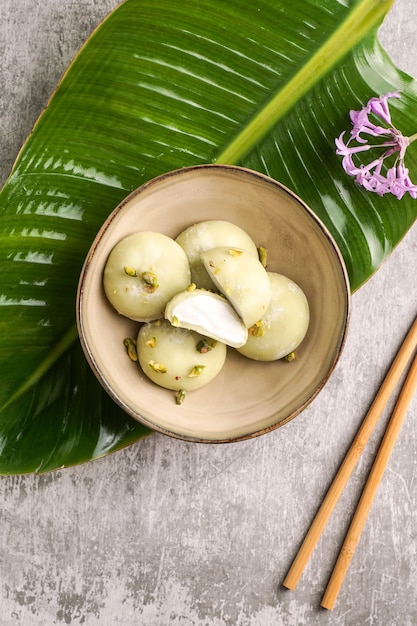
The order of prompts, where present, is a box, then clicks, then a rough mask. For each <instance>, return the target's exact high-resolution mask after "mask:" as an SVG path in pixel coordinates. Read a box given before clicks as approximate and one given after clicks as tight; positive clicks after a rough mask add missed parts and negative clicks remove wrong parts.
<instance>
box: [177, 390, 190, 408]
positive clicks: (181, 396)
mask: <svg viewBox="0 0 417 626" xmlns="http://www.w3.org/2000/svg"><path fill="white" fill-rule="evenodd" d="M186 395H187V394H186V392H185V391H184V389H178V391H177V393H176V395H175V402H176V403H177V404H178V405H179V404H182V403H183V402H184V400H185V396H186Z"/></svg>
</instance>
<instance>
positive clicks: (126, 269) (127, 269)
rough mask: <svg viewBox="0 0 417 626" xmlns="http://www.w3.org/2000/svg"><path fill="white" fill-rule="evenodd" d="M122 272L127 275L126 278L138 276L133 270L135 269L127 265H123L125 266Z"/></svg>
mask: <svg viewBox="0 0 417 626" xmlns="http://www.w3.org/2000/svg"><path fill="white" fill-rule="evenodd" d="M123 271H124V273H125V274H127V275H128V276H137V275H138V273H137V271H136V270H135V268H134V267H129V266H128V265H125V266H124V268H123Z"/></svg>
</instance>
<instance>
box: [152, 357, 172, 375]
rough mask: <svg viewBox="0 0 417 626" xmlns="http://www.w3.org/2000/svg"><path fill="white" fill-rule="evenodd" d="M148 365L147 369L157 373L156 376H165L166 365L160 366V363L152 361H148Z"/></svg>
mask: <svg viewBox="0 0 417 626" xmlns="http://www.w3.org/2000/svg"><path fill="white" fill-rule="evenodd" d="M148 365H149V367H150V368H151V369H153V371H154V372H157V373H158V374H166V373H167V368H166V365H162V363H157V362H156V361H154V360H153V359H151V360H150V361H148Z"/></svg>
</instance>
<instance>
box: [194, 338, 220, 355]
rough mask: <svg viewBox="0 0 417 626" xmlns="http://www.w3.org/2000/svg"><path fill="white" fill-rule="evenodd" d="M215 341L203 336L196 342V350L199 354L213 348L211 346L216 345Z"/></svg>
mask: <svg viewBox="0 0 417 626" xmlns="http://www.w3.org/2000/svg"><path fill="white" fill-rule="evenodd" d="M216 343H217V341H216V340H215V339H212V340H211V341H209V340H208V339H207V337H204V338H203V339H202V340H201V341H199V342H198V344H197V352H200V354H205V353H206V352H208V351H209V350H213V348H215V347H216Z"/></svg>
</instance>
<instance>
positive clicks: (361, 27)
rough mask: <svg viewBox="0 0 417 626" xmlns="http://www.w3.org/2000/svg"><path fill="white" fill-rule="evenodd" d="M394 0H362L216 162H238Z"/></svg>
mask: <svg viewBox="0 0 417 626" xmlns="http://www.w3.org/2000/svg"><path fill="white" fill-rule="evenodd" d="M393 2H394V0H382V1H381V0H362V1H361V2H359V3H358V5H357V6H356V7H355V9H353V11H351V12H350V13H349V15H348V16H347V17H346V19H345V20H344V21H343V22H342V23H341V24H340V26H339V28H338V29H337V30H335V31H334V32H333V34H332V35H331V37H329V39H327V40H326V41H325V42H324V44H323V45H322V46H321V47H320V48H319V49H318V50H317V51H316V52H315V53H314V54H313V56H312V57H311V58H310V60H309V61H307V63H306V64H305V65H304V66H303V67H302V68H301V69H300V70H299V71H298V72H296V73H295V74H294V76H293V77H292V78H291V79H290V80H289V81H288V82H287V83H286V84H285V85H284V86H283V87H281V88H280V89H279V90H278V91H277V92H276V93H275V95H273V97H272V98H270V99H269V100H268V102H267V103H266V104H265V106H264V107H263V108H262V109H261V110H260V111H258V112H257V114H256V115H255V116H254V117H253V118H252V119H251V120H250V121H249V122H248V124H247V125H246V126H245V127H244V128H243V129H242V130H241V131H240V132H239V133H238V134H237V135H236V136H235V137H234V138H233V140H232V141H231V142H230V143H229V144H228V145H227V146H226V147H225V148H223V151H222V152H221V153H220V154H219V156H218V157H217V158H216V160H215V163H223V164H230V165H232V164H237V163H239V162H240V161H241V160H242V159H243V157H244V156H245V155H246V154H247V153H248V152H250V150H251V149H252V148H254V147H255V146H256V145H257V144H258V143H259V142H260V141H261V139H263V137H265V135H266V134H267V133H268V132H269V131H270V130H271V129H273V128H274V126H276V124H277V122H278V121H279V120H280V119H281V118H282V117H283V116H284V115H285V114H286V113H287V112H288V111H289V110H290V109H291V108H292V107H293V106H294V104H295V103H296V102H298V101H299V100H300V99H301V98H302V97H303V96H304V95H305V94H306V93H307V92H308V91H309V90H310V89H311V88H312V87H313V86H314V85H315V84H316V83H317V82H318V81H319V80H321V79H322V78H323V76H325V75H326V74H327V73H328V72H329V71H330V70H331V69H332V68H333V67H334V66H335V65H337V63H338V62H339V61H340V60H341V59H342V58H343V57H344V56H345V55H346V54H347V53H348V52H349V51H350V50H351V49H352V48H353V47H354V46H355V45H357V44H358V43H359V42H360V41H361V40H362V39H363V38H364V37H365V36H366V35H367V34H368V33H369V32H370V31H371V30H373V29H374V28H376V27H377V26H378V25H379V24H380V23H381V22H382V20H383V18H384V16H385V15H386V14H387V12H388V11H389V9H390V8H391V6H392V4H393Z"/></svg>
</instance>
